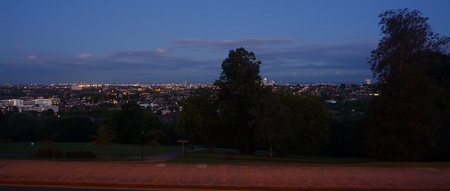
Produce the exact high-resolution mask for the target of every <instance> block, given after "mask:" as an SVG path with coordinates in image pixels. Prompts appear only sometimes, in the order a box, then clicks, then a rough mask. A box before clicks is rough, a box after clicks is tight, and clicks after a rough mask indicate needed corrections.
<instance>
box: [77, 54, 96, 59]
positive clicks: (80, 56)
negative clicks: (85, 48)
mask: <svg viewBox="0 0 450 191" xmlns="http://www.w3.org/2000/svg"><path fill="white" fill-rule="evenodd" d="M78 58H80V59H89V58H94V56H92V55H90V54H86V53H83V54H79V55H78Z"/></svg>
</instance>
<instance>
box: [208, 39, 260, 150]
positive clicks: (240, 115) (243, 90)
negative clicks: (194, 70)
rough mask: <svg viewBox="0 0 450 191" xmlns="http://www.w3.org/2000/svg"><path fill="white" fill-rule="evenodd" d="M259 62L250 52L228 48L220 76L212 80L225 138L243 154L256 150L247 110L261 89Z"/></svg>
mask: <svg viewBox="0 0 450 191" xmlns="http://www.w3.org/2000/svg"><path fill="white" fill-rule="evenodd" d="M260 65H261V61H256V56H255V54H254V53H253V52H248V51H246V50H245V49H244V48H237V49H236V50H230V52H229V54H228V58H226V59H225V60H224V61H223V62H222V73H221V75H220V78H219V79H218V80H216V81H215V83H214V85H215V86H216V87H217V88H218V89H219V92H218V100H217V102H218V110H219V115H220V117H221V121H222V122H223V123H222V125H223V128H224V129H226V134H225V137H226V138H227V139H229V140H230V142H231V143H232V144H233V145H234V146H235V147H237V148H239V149H240V150H241V151H242V152H244V153H254V152H255V149H256V144H255V139H254V128H252V127H251V126H250V125H249V122H250V121H251V120H252V118H253V117H252V115H251V114H250V113H249V112H250V110H251V109H252V108H254V107H256V106H257V105H258V104H259V99H260V94H261V92H262V86H261V76H259V67H260Z"/></svg>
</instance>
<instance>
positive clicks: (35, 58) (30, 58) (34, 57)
mask: <svg viewBox="0 0 450 191" xmlns="http://www.w3.org/2000/svg"><path fill="white" fill-rule="evenodd" d="M37 59H38V57H37V56H35V55H30V56H28V60H37Z"/></svg>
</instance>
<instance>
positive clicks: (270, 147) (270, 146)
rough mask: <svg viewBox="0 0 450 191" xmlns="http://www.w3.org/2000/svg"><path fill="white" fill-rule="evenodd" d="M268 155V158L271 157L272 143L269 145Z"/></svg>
mask: <svg viewBox="0 0 450 191" xmlns="http://www.w3.org/2000/svg"><path fill="white" fill-rule="evenodd" d="M269 155H270V158H272V145H269Z"/></svg>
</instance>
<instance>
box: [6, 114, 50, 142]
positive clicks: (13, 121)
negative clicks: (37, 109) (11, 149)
mask: <svg viewBox="0 0 450 191" xmlns="http://www.w3.org/2000/svg"><path fill="white" fill-rule="evenodd" d="M8 124H9V127H10V128H11V129H12V130H13V132H12V140H13V141H27V142H32V141H37V140H39V139H40V138H41V137H39V133H40V132H42V128H43V124H42V121H41V120H40V119H39V118H37V117H36V116H35V115H33V114H32V113H29V112H24V113H14V114H13V115H12V116H11V117H10V118H9V120H8Z"/></svg>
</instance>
